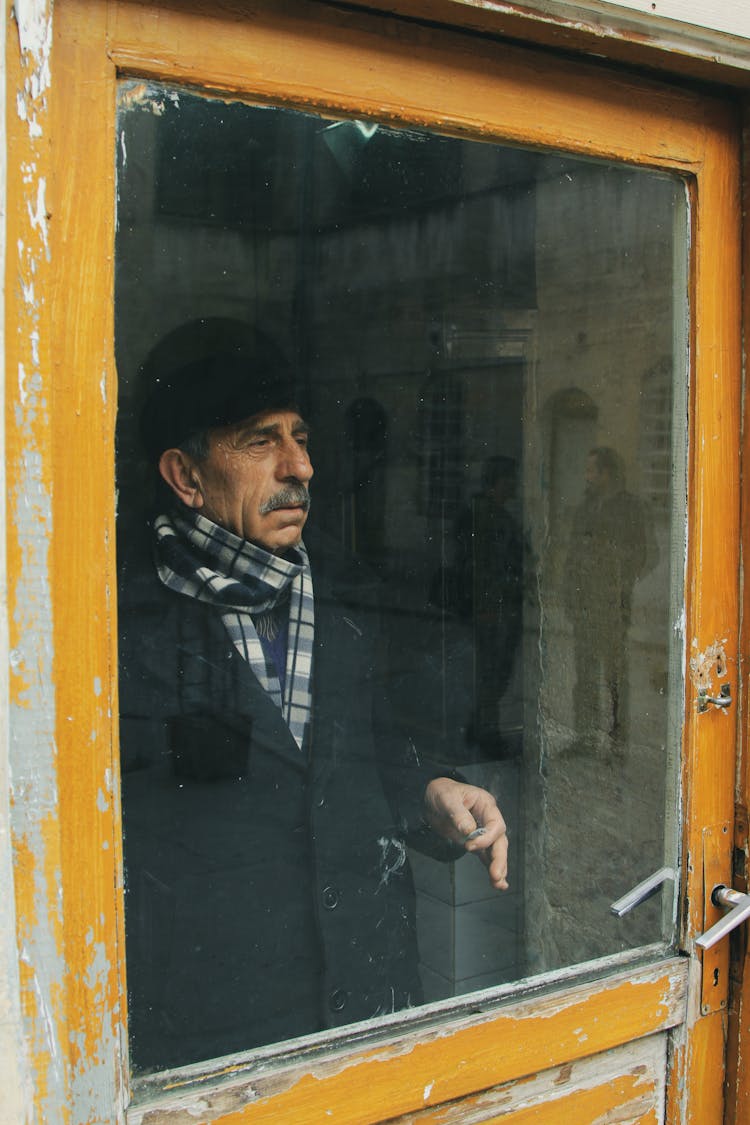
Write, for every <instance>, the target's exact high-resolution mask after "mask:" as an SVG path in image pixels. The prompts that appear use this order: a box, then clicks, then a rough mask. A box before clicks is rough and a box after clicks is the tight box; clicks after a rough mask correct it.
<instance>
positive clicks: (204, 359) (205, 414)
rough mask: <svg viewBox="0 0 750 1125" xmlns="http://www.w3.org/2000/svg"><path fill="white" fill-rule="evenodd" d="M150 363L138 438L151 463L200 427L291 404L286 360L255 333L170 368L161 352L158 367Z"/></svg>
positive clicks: (228, 422) (291, 387)
mask: <svg viewBox="0 0 750 1125" xmlns="http://www.w3.org/2000/svg"><path fill="white" fill-rule="evenodd" d="M156 366H157V365H156V364H155V363H152V364H151V368H152V369H151V371H150V372H149V375H150V383H151V391H150V394H149V395H148V397H147V399H146V401H145V404H144V406H143V409H142V411H141V418H140V429H141V439H142V441H143V445H144V447H145V449H146V452H147V454H148V456H149V458H152V459H153V460H154V461H157V460H158V459H159V457H160V456H161V454H162V453H163V452H164V450H165V449H172V448H175V447H177V446H179V445H181V444H182V443H183V442H185V441H186V440H187V439H188V438H190V437H192V436H193V435H195V434H199V433H201V432H204V431H205V430H208V429H212V428H214V427H216V426H228V425H232V424H233V423H235V422H241V421H242V420H243V419H245V418H249V417H251V416H252V415H254V414H260V413H262V412H264V411H268V410H282V409H288V408H290V407H294V406H295V405H296V401H297V400H296V395H295V390H294V382H293V379H292V376H291V371H290V369H289V366H288V364H287V362H286V360H285V359H284V357H283V355H282V354H281V351H280V350H279V349H278V348H277V347H276V345H275V344H274V343H273V341H271V340H270V339H269V338H268V337H267V336H264V335H263V334H262V333H259V332H257V331H254V332H253V333H252V335H248V336H246V338H245V339H244V340H243V341H242V345H241V346H239V347H236V346H235V347H232V346H231V345H230V346H229V347H227V349H226V350H222V349H221V348H218V349H215V350H212V351H211V352H209V353H208V354H205V355H202V356H200V358H197V359H194V360H192V361H191V362H188V363H182V364H180V365H178V366H176V367H174V368H172V369H170V365H169V363H168V362H164V356H163V354H162V364H161V366H162V371H161V372H159V371H158V370H154V368H155V367H156Z"/></svg>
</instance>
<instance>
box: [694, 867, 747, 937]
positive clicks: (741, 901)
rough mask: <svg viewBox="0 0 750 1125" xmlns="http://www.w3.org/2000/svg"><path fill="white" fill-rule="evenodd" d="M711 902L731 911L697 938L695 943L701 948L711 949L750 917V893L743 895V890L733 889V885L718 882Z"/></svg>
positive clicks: (712, 893)
mask: <svg viewBox="0 0 750 1125" xmlns="http://www.w3.org/2000/svg"><path fill="white" fill-rule="evenodd" d="M711 902H712V903H713V904H714V906H723V907H724V909H725V910H728V911H729V913H728V914H725V915H724V917H723V918H720V919H719V921H718V922H717V923H716V924H715V925H713V926H712V927H711V929H710V930H706V932H705V934H701V936H700V937H698V938H696V939H695V944H696V945H697V946H698V948H699V949H710V948H711V946H712V945H716V943H717V941H721V939H722V938H723V937H725V936H726V935H727V934H728V933H730V932H731V931H732V930H734V929H736V928H737V926H741V925H742V923H743V922H744V921H745V920H746V919H747V918H750V895H743V894H742V892H741V891H733V890H732V888H731V887H725V886H724V884H723V883H717V885H716V886H715V887H714V889H713V890H712V892H711Z"/></svg>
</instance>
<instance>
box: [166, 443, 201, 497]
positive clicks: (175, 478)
mask: <svg viewBox="0 0 750 1125" xmlns="http://www.w3.org/2000/svg"><path fill="white" fill-rule="evenodd" d="M159 472H160V473H161V475H162V477H163V478H164V480H165V481H166V482H167V484H168V485H169V487H170V488H171V489H172V491H173V492H174V494H175V496H177V497H178V498H179V499H180V500H181V501H182V503H183V504H185V505H186V506H187V507H188V508H202V507H203V492H202V491H201V482H200V476H199V474H198V471H197V468H196V465H195V462H194V461H193V459H192V457H189V456H188V454H187V453H183V451H182V450H181V449H165V450H164V452H163V453H162V455H161V457H160V458H159Z"/></svg>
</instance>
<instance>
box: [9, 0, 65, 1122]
mask: <svg viewBox="0 0 750 1125" xmlns="http://www.w3.org/2000/svg"><path fill="white" fill-rule="evenodd" d="M13 14H14V16H15V21H16V29H17V34H18V38H17V40H15V41H14V40H13V38H12V36H9V38H8V42H7V48H8V53H7V64H8V72H9V78H10V79H11V82H9V87H10V88H12V81H13V79H14V78H15V82H16V92H15V119H14V115H13V114H10V115H9V119H8V125H9V134H10V136H11V148H12V149H15V155H16V157H17V160H18V163H19V166H20V169H21V175H20V177H17V178H16V184H17V186H18V190H19V191H20V193H21V198H20V199H16V200H15V201H14V203H15V206H14V207H13V209H12V210H11V211H9V215H8V256H7V259H6V279H7V286H6V299H7V306H8V312H9V315H8V324H10V325H13V326H14V335H13V337H10V336H9V337H8V339H7V351H6V356H7V361H6V375H7V378H6V390H5V394H6V400H5V408H6V420H7V434H8V438H7V469H6V471H7V489H8V492H7V495H8V501H7V502H8V509H7V521H8V522H7V548H8V553H7V557H8V567H9V588H8V595H9V614H10V619H9V643H10V648H11V651H10V660H9V677H10V678H9V696H10V700H9V711H8V721H9V759H10V775H11V831H12V838H13V848H14V853H15V889H16V911H17V918H18V921H17V938H18V946H19V951H20V953H19V976H20V989H21V1005H22V1011H23V1033H24V1038H25V1040H26V1044H27V1049H28V1052H29V1066H30V1067H31V1070H32V1073H33V1085H34V1089H35V1116H34V1119H35V1120H45V1121H46V1120H53V1119H54V1118H55V1117H57V1119H59V1118H60V1112H61V1109H62V1107H63V1106H64V1105H65V1103H66V1101H67V1075H66V1069H67V1068H66V1046H65V1042H64V1030H63V1029H64V990H65V985H64V971H65V965H64V958H63V941H62V875H61V864H60V842H59V815H58V813H59V808H58V791H57V781H56V757H57V754H56V746H55V700H54V690H53V686H52V684H53V680H52V653H53V643H52V597H51V586H50V577H49V564H50V543H51V533H52V501H51V469H50V462H49V452H48V451H49V438H48V434H49V397H50V390H49V387H50V376H51V371H50V364H49V359H48V339H47V336H48V333H47V328H46V322H45V317H46V312H47V296H46V293H45V286H44V281H43V276H42V275H43V273H44V268H45V266H46V264H47V263H48V262H49V260H50V242H49V214H48V210H47V208H48V198H47V183H48V163H47V162H48V158H49V157H48V148H49V145H48V143H47V142H48V138H47V133H48V122H49V106H48V91H49V86H50V76H51V72H50V51H51V38H52V15H51V9H50V6H49V5H48V4H47V3H45V2H44V0H21V2H20V3H18V2H16V4H15V6H14V9H13ZM11 234H12V237H11ZM13 250H15V254H13V253H12V251H13ZM14 314H15V315H14ZM14 366H15V377H14Z"/></svg>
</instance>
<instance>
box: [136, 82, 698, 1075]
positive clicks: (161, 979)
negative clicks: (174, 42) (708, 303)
mask: <svg viewBox="0 0 750 1125" xmlns="http://www.w3.org/2000/svg"><path fill="white" fill-rule="evenodd" d="M118 165H119V168H118V194H119V204H118V236H117V306H116V316H117V360H118V371H119V378H120V388H121V389H120V403H119V422H118V453H117V482H118V527H119V542H118V557H119V576H120V589H119V616H120V622H121V636H120V696H121V743H122V770H123V773H122V782H123V784H122V792H123V815H124V834H125V876H126V936H127V968H128V986H129V1002H130V1040H131V1062H132V1068H133V1070H134V1072H138V1073H143V1072H148V1071H153V1070H159V1069H164V1068H170V1067H175V1066H180V1065H182V1064H186V1063H190V1062H195V1061H199V1060H205V1059H210V1058H213V1057H217V1056H221V1055H225V1054H227V1053H231V1052H236V1051H242V1050H246V1049H249V1048H253V1047H257V1046H261V1045H266V1044H272V1043H278V1042H281V1041H286V1040H290V1039H294V1038H296V1037H298V1036H304V1035H308V1034H310V1033H313V1032H316V1031H318V1030H321V1029H324V1028H327V1027H335V1026H341V1025H345V1024H349V1023H352V1022H356V1021H360V1020H363V1019H366V1018H370V1017H373V1016H377V1015H382V1014H385V1013H388V1012H392V1011H395V1010H399V1009H404V1008H406V1007H413V1006H415V1005H419V1004H421V1003H423V1002H429V1001H432V1000H439V999H445V998H446V997H452V996H458V995H462V994H465V993H469V992H472V991H475V990H478V989H487V988H492V987H495V986H497V985H499V984H503V983H507V982H510V981H515V980H518V979H520V978H524V977H529V976H533V975H535V974H540V973H545V972H549V971H552V970H555V969H559V968H561V967H564V966H570V965H574V964H577V963H581V962H588V961H595V960H597V959H600V958H606V957H608V956H610V955H614V954H618V953H623V952H625V951H628V950H633V949H637V948H639V947H642V946H646V945H651V944H655V943H657V944H658V943H661V944H662V945H664V946H665V947H667V946H668V945H669V943H670V942H671V940H672V937H673V927H674V918H675V912H676V901H677V888H676V886H675V876H674V869H675V865H676V861H677V854H678V848H679V840H678V831H677V825H676V808H677V798H676V777H677V764H678V754H679V731H680V722H681V716H680V702H679V701H680V698H681V666H682V634H681V624H680V623H681V620H682V616H681V598H682V583H683V572H682V566H683V561H682V560H683V557H684V543H683V538H684V518H685V512H684V502H685V449H684V440H685V414H686V406H685V402H686V390H685V386H686V319H687V305H686V292H687V283H686V269H687V266H686V253H687V251H686V246H687V234H686V231H687V216H686V201H685V191H684V185H683V184H682V183H681V182H680V181H679V180H678V179H676V178H671V177H669V176H667V175H663V174H658V173H656V172H653V171H645V170H638V169H635V168H632V167H626V166H615V165H612V164H607V163H602V162H596V161H584V160H581V159H578V158H573V157H571V156H569V155H566V154H564V153H563V154H560V153H544V152H532V151H524V150H523V149H520V148H509V147H505V146H503V145H500V144H492V143H487V142H482V143H480V142H475V141H471V140H467V139H456V138H451V137H444V136H439V135H437V134H429V133H427V132H420V131H415V130H411V129H403V130H398V129H394V128H392V127H386V126H384V125H382V124H379V123H378V122H375V121H355V120H345V121H337V120H330V119H324V118H320V117H316V116H313V115H308V114H304V113H300V112H294V111H291V110H285V109H279V108H264V107H255V106H246V105H241V104H226V103H224V102H221V101H216V100H210V99H205V98H201V97H198V96H197V95H195V94H189V93H186V92H184V91H179V90H172V89H166V88H161V87H150V88H147V87H144V86H143V85H142V84H140V85H136V84H132V85H128V84H126V85H124V86H123V87H122V89H121V109H120V118H119V136H118ZM261 369H262V371H261ZM259 372H260V373H261V374H263V375H264V378H265V383H264V384H263V386H262V387H261V386H260V384H259V383H258V378H259ZM282 374H283V375H284V378H285V379H288V380H289V381H290V382H291V383H292V384H293V387H292V389H291V390H290V391H289V392H288V394H287V397H286V398H285V399H284V402H283V403H281V406H282V407H283V409H280V400H279V401H277V398H278V394H279V393H280V391H279V389H278V386H276V383H278V382H279V380H280V378H281V375H282ZM227 380H229V382H231V385H232V394H233V395H234V399H233V402H232V407H231V409H232V410H233V411H234V415H233V416H232V417H231V418H229V415H228V414H226V409H229V408H227V407H226V402H224V400H222V402H223V405H222V407H221V409H223V410H225V414H221V411H220V410H219V411H218V412H217V410H218V407H217V401H218V398H220V397H221V395H222V394H224V389H225V384H226V383H227ZM269 387H270V389H269ZM264 388H265V389H264ZM285 393H286V392H285ZM269 395H270V397H268V396H269ZM274 395H276V396H277V398H274V397H273V396H274ZM217 396H218V397H217ZM264 396H265V397H264ZM224 397H225V398H226V395H225V396H224ZM266 408H269V409H270V410H271V415H270V417H271V421H272V422H273V423H274V425H276V426H277V429H276V430H275V431H273V432H271V433H270V435H269V434H264V435H261V437H260V439H259V440H261V441H267V442H270V443H271V444H272V445H273V448H274V449H277V450H282V449H283V450H284V451H285V452H284V456H285V457H287V458H288V462H285V465H286V467H284V468H282V469H279V468H278V462H275V464H276V469H275V470H274V471H275V472H276V474H277V477H282V476H283V477H284V481H283V486H284V487H287V486H290V487H292V488H297V489H299V488H300V487H302V489H303V491H304V489H305V488H306V487H307V486H308V485H309V493H310V496H311V498H312V506H311V509H310V512H309V515H308V517H307V523H306V525H305V528H304V532H303V541H304V543H305V545H306V546H307V549H308V554H309V569H306V568H305V566H304V560H302V561H300V560H301V556H300V555H299V554H298V553H294V548H292V553H291V554H290V553H289V552H288V551H287V546H286V543H285V544H282V545H281V546H280V547H278V548H277V546H276V545H274V544H272V545H271V551H270V553H269V554H268V555H264V553H263V551H261V552H260V554H258V553H256V552H253V551H251V552H250V554H249V559H250V561H249V562H248V564H247V565H248V569H247V570H243V569H242V566H240V565H239V564H238V562H237V560H238V559H239V558H240V557H241V558H242V559H245V553H243V552H244V541H245V540H247V539H250V540H252V539H253V527H255V524H254V523H253V519H257V518H258V512H257V510H256V509H258V507H259V505H260V503H261V501H262V499H263V497H262V496H261V492H262V491H263V488H266V491H268V488H269V487H272V490H275V489H277V485H278V486H279V487H281V485H280V484H279V481H278V480H276V479H274V480H273V481H272V482H271V485H270V486H269V484H268V479H266V478H264V479H263V481H262V482H261V484H260V485H259V484H258V480H259V479H260V478H259V476H258V473H259V472H260V471H261V470H259V469H258V465H260V464H261V461H260V460H258V459H257V448H258V447H257V446H256V445H255V444H254V443H255V442H256V440H257V439H258V435H257V432H256V431H257V426H256V427H255V429H253V427H252V426H251V427H250V431H249V432H248V433H249V436H248V433H245V432H244V431H243V433H242V434H240V437H239V439H238V440H237V441H235V444H234V445H233V446H232V447H231V449H230V450H229V452H227V447H226V440H228V438H229V439H231V440H232V441H234V440H235V439H236V438H237V431H236V430H234V429H232V426H231V423H234V422H236V421H239V420H240V419H239V418H238V417H237V415H238V414H239V415H242V418H243V419H244V420H247V419H251V420H252V418H253V416H254V415H256V414H258V413H260V412H261V411H262V410H264V409H266ZM274 412H275V413H274ZM263 417H264V418H266V419H267V418H268V417H269V416H268V415H267V414H266V415H264V416H263ZM196 419H197V420H198V421H196ZM289 419H291V420H292V423H293V425H291V427H290V430H289V434H287V432H286V430H283V433H281V436H279V430H278V426H279V425H281V426H282V429H283V426H284V425H286V423H287V422H288V421H289ZM299 419H304V421H305V423H307V424H309V426H310V435H309V438H308V437H307V436H306V435H305V434H304V433H303V432H302V431H301V429H300V428H299V421H298V420H299ZM224 423H226V426H225V428H224V429H219V430H217V429H216V428H215V427H216V426H217V425H219V426H221V425H223V424H224ZM212 427H213V428H212ZM227 427H228V428H227ZM202 431H207V432H208V434H207V437H206V434H205V433H203V432H202ZM217 434H218V437H217ZM219 439H221V441H224V442H225V445H224V446H222V445H221V442H219V445H218V446H214V445H212V444H211V443H212V442H214V441H219ZM202 441H204V442H205V441H207V442H208V445H203V446H202V445H201V442H202ZM288 441H291V443H292V445H291V446H289V445H288ZM274 443H275V444H274ZM308 443H309V444H308ZM230 444H231V442H230ZM167 449H171V450H172V451H173V453H172V455H171V460H170V459H169V458H168V459H167V460H168V466H167V469H166V476H167V478H168V480H166V481H165V479H164V478H163V476H160V475H159V474H158V472H157V468H156V466H157V462H159V461H160V458H161V456H162V454H163V453H164V451H165V450H167ZM175 449H177V450H178V451H179V452H180V457H181V459H180V457H178V458H177V459H175V456H174V450H175ZM216 449H219V452H220V456H221V463H220V464H219V463H217V462H216V461H215V460H210V458H211V457H212V456H214V455H215V454H216ZM212 450H213V451H214V453H212V452H211V451H212ZM290 450H291V451H290ZM308 451H309V466H310V468H311V469H314V477H313V478H312V479H310V476H309V471H308V470H307V469H306V468H305V458H306V457H307V456H308ZM280 456H281V454H280ZM206 457H208V458H209V462H208V464H209V469H210V470H211V472H213V476H211V479H210V480H209V482H208V483H209V485H210V486H211V488H210V489H208V499H206V489H207V488H208V486H207V485H206V479H207V478H206V472H207V470H206V463H207V462H206ZM254 458H256V459H255V460H254ZM162 463H163V462H162ZM263 463H264V464H265V463H266V462H265V461H264V462H263ZM196 474H197V476H196ZM201 474H203V475H202V476H201ZM209 475H210V474H209ZM196 480H197V481H198V484H196ZM200 488H203V490H204V492H203V494H202V496H203V499H202V501H201V502H202V503H203V510H202V513H201V511H200V510H199V508H197V507H195V506H194V505H193V500H194V498H195V496H196V495H198V492H199V491H200ZM211 489H212V490H213V491H211ZM196 490H198V491H196ZM295 496H297V499H296V500H294V503H292V502H291V501H287V502H288V503H289V504H290V506H291V507H294V505H295V504H296V505H297V515H296V516H295V517H294V518H297V519H298V521H299V520H300V519H301V517H300V516H299V511H300V510H301V509H300V505H301V504H302V500H300V499H299V495H298V494H297V493H295ZM238 498H239V500H238ZM233 503H239V505H240V508H241V509H242V511H243V512H244V515H243V516H241V517H240V518H239V523H238V522H237V519H235V518H234V516H233V514H232V512H233V511H234V509H232V504H233ZM196 512H197V513H198V515H202V518H207V514H208V516H210V517H211V518H210V519H209V520H208V523H209V527H208V531H207V529H206V525H205V524H203V523H199V522H196V520H195V514H196ZM243 519H244V520H245V522H243ZM191 521H192V522H191ZM217 526H218V527H222V526H223V527H225V528H228V529H229V530H230V532H232V529H233V528H234V529H235V531H238V534H237V535H236V538H231V536H230V537H225V538H224V539H221V537H220V538H219V546H218V548H217V546H216V542H215V540H214V537H213V532H212V528H215V527H217ZM248 528H249V530H247V529H248ZM256 541H259V542H260V543H261V544H263V543H264V542H265V540H264V539H263V537H262V536H261V537H260V539H259V540H256ZM266 545H267V544H266ZM274 551H276V552H277V553H276V554H274ZM285 552H286V553H285ZM275 558H281V559H282V562H283V563H284V564H291V565H287V566H286V569H284V572H283V575H282V576H281V577H280V578H279V580H278V582H277V583H276V584H274V582H276V580H275V579H274V580H273V581H270V580H269V579H268V574H267V573H266V572H263V573H261V571H260V570H259V567H261V565H262V566H263V567H265V566H266V565H267V563H268V561H269V560H270V561H273V559H275ZM259 559H260V560H261V561H260V562H259ZM282 569H283V567H282ZM300 575H302V576H303V577H301V578H300V577H299V576H300ZM269 581H270V588H271V591H272V592H271V593H270V594H269V592H268V589H269V586H268V584H269ZM310 581H311V583H312V591H313V592H312V593H311V588H310ZM305 582H306V583H307V585H305ZM302 587H304V589H303V588H302ZM227 591H228V592H227ZM264 599H266V601H264ZM269 606H270V608H269ZM280 668H281V669H282V675H283V676H284V677H285V680H286V684H285V687H284V691H283V695H282V696H280V695H279V693H280V691H281V683H280V679H279V675H278V671H279V669H280ZM300 669H301V671H300ZM435 777H448V778H450V779H452V780H454V781H456V782H457V783H458V784H459V785H461V784H464V783H470V784H472V785H475V786H477V787H480V788H481V789H483V790H485V791H488V792H490V793H491V794H493V795H494V796H495V797H496V799H497V802H498V804H499V806H500V808H501V810H502V813H503V815H504V817H505V820H506V822H507V825H508V830H509V834H510V874H509V887H508V889H507V890H495V889H493V887H492V886H491V885H490V882H489V880H488V877H487V872H486V870H485V868H484V867H483V866H482V864H481V863H480V862H479V861H478V860H477V858H476V856H473V855H460V849H459V848H456V847H453V846H452V845H450V844H448V843H447V842H446V841H445V840H444V839H443V838H442V836H441V833H440V831H438V830H436V829H435V827H434V826H430V825H429V824H427V823H426V822H425V818H424V812H425V809H424V804H423V801H424V793H425V788H426V786H427V784H428V783H429V782H430V780H431V779H433V778H435ZM479 825H480V827H481V818H479ZM651 876H655V878H654V881H653V887H652V890H653V891H654V893H653V894H651V896H650V897H648V898H647V899H646V900H645V901H643V902H641V903H639V904H638V905H636V906H634V908H633V909H632V910H628V911H625V913H622V914H621V915H620V916H618V915H617V914H615V913H613V911H612V909H611V906H612V904H613V903H616V902H617V901H618V900H619V899H621V897H622V896H623V895H625V894H626V893H627V892H629V891H630V890H632V888H633V887H635V886H636V885H638V884H640V883H641V882H642V881H643V880H646V879H648V878H649V877H651ZM637 897H638V896H637Z"/></svg>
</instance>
